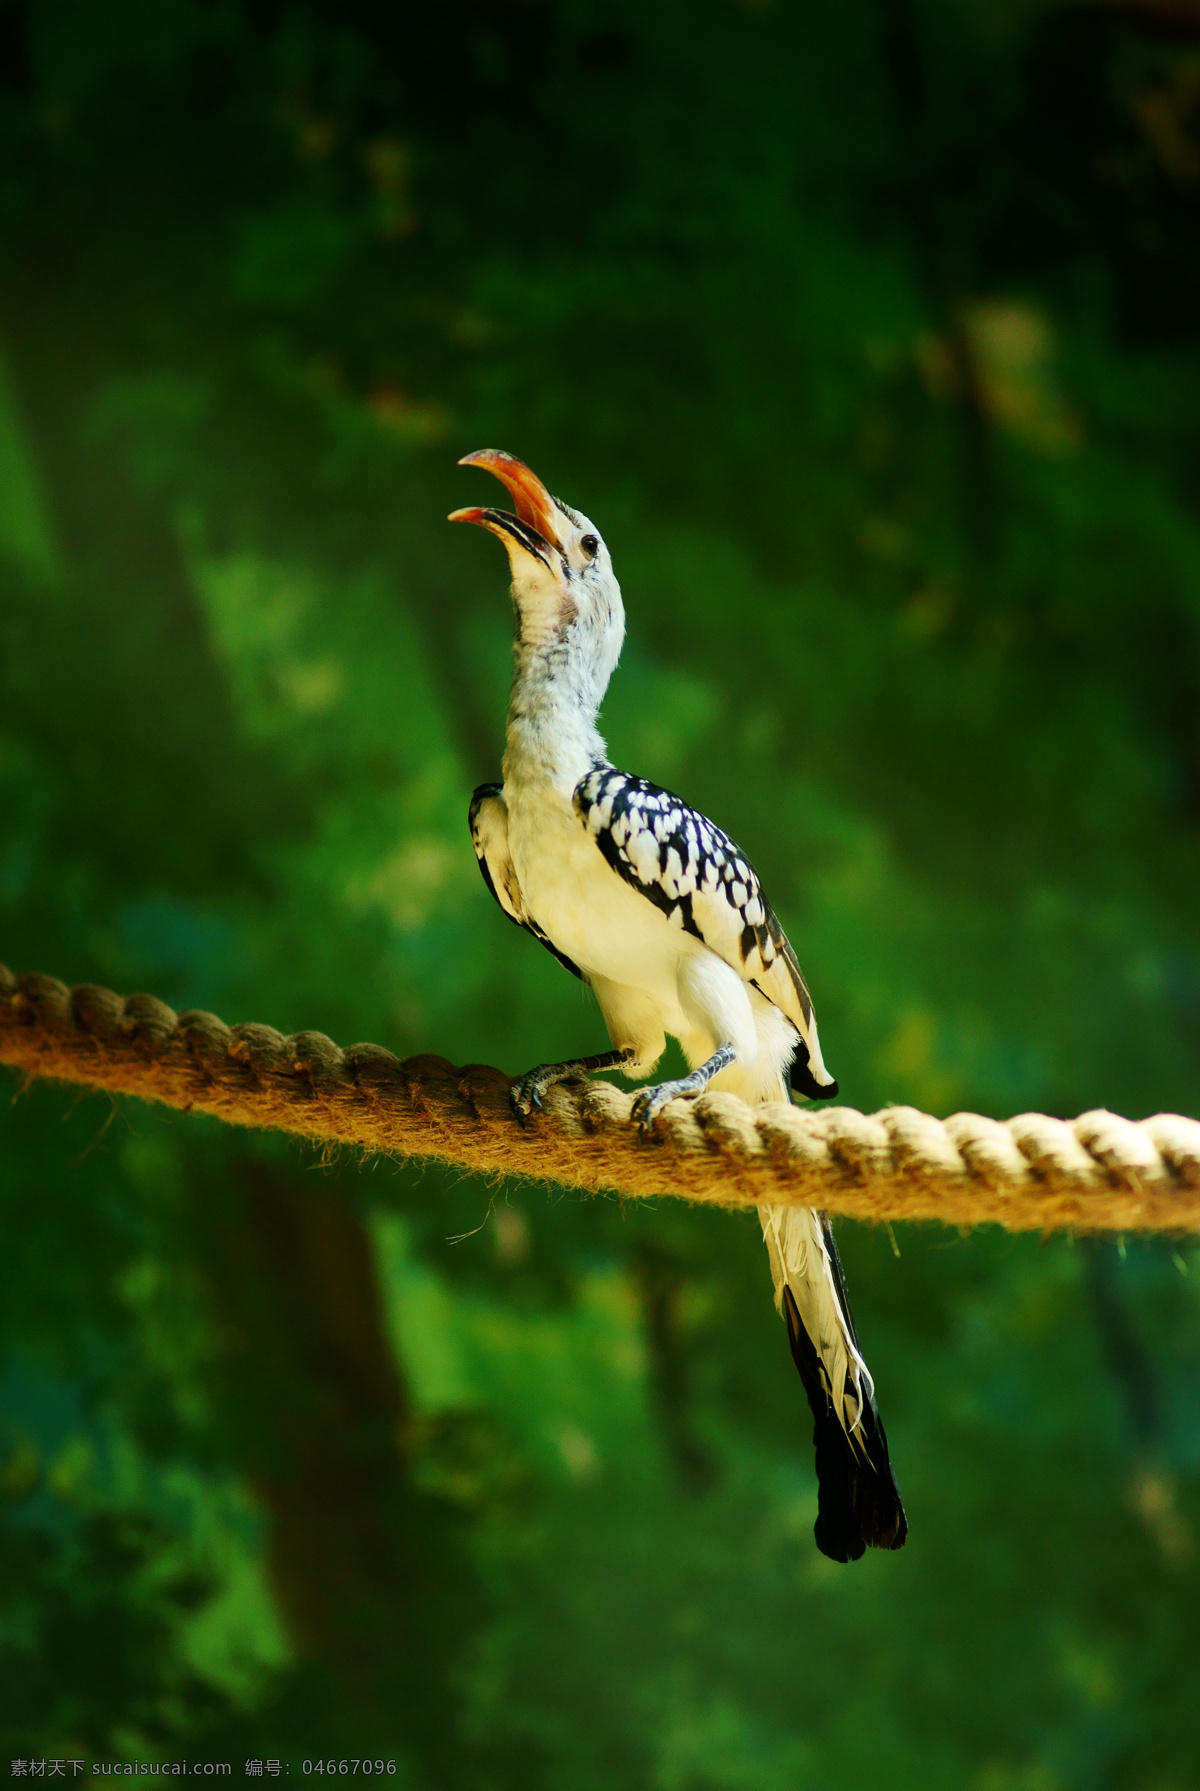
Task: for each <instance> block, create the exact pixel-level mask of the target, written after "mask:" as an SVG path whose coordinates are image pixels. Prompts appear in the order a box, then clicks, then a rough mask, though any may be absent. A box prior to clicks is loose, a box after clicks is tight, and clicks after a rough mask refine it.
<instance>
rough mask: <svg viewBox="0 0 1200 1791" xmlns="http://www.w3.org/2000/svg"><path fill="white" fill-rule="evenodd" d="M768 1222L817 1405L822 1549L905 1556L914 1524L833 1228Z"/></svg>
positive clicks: (818, 1217) (808, 1221)
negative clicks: (879, 1407)
mask: <svg viewBox="0 0 1200 1791" xmlns="http://www.w3.org/2000/svg"><path fill="white" fill-rule="evenodd" d="M759 1218H760V1219H761V1220H762V1229H763V1237H764V1238H765V1239H766V1244H767V1252H768V1255H769V1256H770V1259H771V1277H772V1279H773V1281H774V1283H775V1304H776V1305H777V1306H778V1307H779V1309H780V1311H781V1312H782V1313H783V1315H784V1318H785V1319H786V1320H787V1328H788V1341H789V1343H790V1344H791V1346H792V1359H793V1360H794V1362H795V1364H796V1367H797V1368H798V1369H799V1371H800V1379H801V1380H802V1381H803V1383H804V1391H805V1392H806V1393H807V1395H808V1403H809V1405H810V1406H811V1407H812V1415H813V1442H814V1444H815V1445H816V1451H817V1523H816V1531H815V1534H816V1539H817V1547H818V1548H819V1549H820V1551H821V1553H822V1554H823V1555H828V1556H829V1557H830V1559H831V1560H834V1561H857V1560H858V1558H859V1556H860V1555H861V1554H862V1553H863V1550H864V1549H867V1548H902V1547H903V1546H904V1539H905V1537H906V1536H907V1535H908V1520H907V1519H906V1517H905V1515H904V1506H903V1504H902V1503H901V1501H900V1492H899V1489H898V1488H897V1486H896V1481H895V1478H894V1476H893V1474H892V1467H891V1462H890V1461H889V1459H888V1446H887V1437H886V1436H885V1435H884V1429H883V1423H882V1421H881V1419H880V1416H879V1412H878V1410H877V1408H876V1405H875V1388H874V1384H873V1382H872V1380H871V1373H870V1370H869V1369H868V1367H867V1365H866V1363H865V1362H864V1360H863V1356H862V1351H861V1350H860V1348H859V1345H858V1336H857V1333H856V1332H855V1329H854V1318H853V1315H852V1313H851V1311H850V1301H849V1299H848V1297H847V1294H846V1281H845V1276H844V1275H843V1273H842V1264H841V1259H840V1257H839V1256H838V1250H837V1244H836V1242H835V1241H834V1236H833V1229H832V1227H831V1225H830V1223H829V1220H828V1218H827V1217H826V1215H825V1214H824V1213H821V1212H817V1211H816V1210H815V1209H813V1208H811V1207H798V1206H763V1207H760V1208H759Z"/></svg>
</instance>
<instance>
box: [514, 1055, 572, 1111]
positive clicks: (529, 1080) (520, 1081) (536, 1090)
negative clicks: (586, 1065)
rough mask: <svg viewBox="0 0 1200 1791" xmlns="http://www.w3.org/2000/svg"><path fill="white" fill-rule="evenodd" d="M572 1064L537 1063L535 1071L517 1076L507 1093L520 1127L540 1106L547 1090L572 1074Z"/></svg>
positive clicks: (528, 1071)
mask: <svg viewBox="0 0 1200 1791" xmlns="http://www.w3.org/2000/svg"><path fill="white" fill-rule="evenodd" d="M574 1071H575V1065H574V1064H573V1063H539V1064H538V1065H537V1067H536V1069H532V1070H526V1072H525V1074H524V1075H523V1076H518V1078H517V1080H516V1081H515V1082H514V1083H513V1085H512V1089H511V1090H510V1092H509V1097H508V1098H509V1101H510V1103H511V1105H512V1110H513V1112H514V1114H515V1115H516V1117H517V1120H518V1122H519V1123H520V1124H521V1125H524V1124H525V1121H526V1120H527V1119H528V1118H529V1116H530V1114H531V1113H534V1112H536V1111H537V1110H538V1109H539V1108H540V1107H541V1105H542V1096H543V1095H544V1094H545V1093H546V1090H547V1089H550V1088H553V1087H554V1085H555V1083H556V1082H565V1081H566V1080H567V1078H568V1076H571V1075H573V1074H574Z"/></svg>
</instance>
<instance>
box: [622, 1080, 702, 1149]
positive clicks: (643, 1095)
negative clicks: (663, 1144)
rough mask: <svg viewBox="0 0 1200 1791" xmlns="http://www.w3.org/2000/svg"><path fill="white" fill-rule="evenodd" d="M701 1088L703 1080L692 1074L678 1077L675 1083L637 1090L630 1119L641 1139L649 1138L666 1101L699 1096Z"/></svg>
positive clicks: (655, 1084)
mask: <svg viewBox="0 0 1200 1791" xmlns="http://www.w3.org/2000/svg"><path fill="white" fill-rule="evenodd" d="M703 1087H704V1080H703V1079H698V1078H697V1077H696V1076H695V1075H694V1074H693V1075H691V1076H680V1077H679V1079H678V1081H675V1082H655V1083H654V1084H653V1085H652V1086H651V1087H650V1088H639V1090H638V1092H637V1093H636V1094H635V1095H634V1097H633V1109H632V1115H631V1117H632V1118H633V1119H634V1121H635V1122H636V1124H637V1128H638V1131H639V1132H640V1133H641V1135H642V1137H643V1138H648V1137H649V1136H650V1133H651V1132H652V1131H653V1130H654V1122H655V1120H656V1119H657V1118H658V1116H659V1114H660V1113H661V1112H662V1110H663V1108H664V1107H665V1106H666V1104H667V1102H668V1101H673V1100H675V1099H676V1098H677V1097H678V1096H680V1095H694V1094H699V1093H700V1091H701V1089H702V1088H703Z"/></svg>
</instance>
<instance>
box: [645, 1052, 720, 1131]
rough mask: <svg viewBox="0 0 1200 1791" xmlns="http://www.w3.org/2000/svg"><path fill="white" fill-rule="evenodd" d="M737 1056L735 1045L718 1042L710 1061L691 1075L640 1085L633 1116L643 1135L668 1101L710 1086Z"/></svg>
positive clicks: (697, 1092) (696, 1092) (698, 1091)
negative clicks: (644, 1085) (646, 1085)
mask: <svg viewBox="0 0 1200 1791" xmlns="http://www.w3.org/2000/svg"><path fill="white" fill-rule="evenodd" d="M736 1056H737V1052H736V1051H735V1050H734V1048H733V1046H732V1045H718V1046H717V1048H716V1050H715V1051H714V1052H713V1054H712V1056H711V1057H710V1058H709V1059H708V1062H707V1063H702V1064H701V1065H700V1067H699V1069H695V1070H693V1071H692V1073H691V1075H690V1076H680V1077H679V1079H678V1081H675V1082H655V1083H653V1084H652V1085H651V1086H650V1087H649V1088H640V1089H639V1090H638V1092H637V1094H636V1095H634V1097H633V1117H634V1119H636V1120H637V1122H638V1125H639V1126H640V1127H641V1130H642V1134H643V1136H644V1135H645V1134H646V1133H647V1132H648V1131H649V1130H650V1129H651V1127H652V1126H653V1124H654V1121H655V1120H656V1119H657V1117H658V1115H659V1113H660V1112H661V1110H662V1109H663V1108H664V1107H665V1106H666V1104H667V1102H668V1101H673V1100H674V1099H675V1097H676V1096H677V1095H694V1094H699V1093H700V1091H701V1089H702V1088H707V1087H708V1084H709V1083H710V1082H711V1081H712V1079H713V1077H714V1076H718V1075H720V1073H721V1071H722V1070H726V1069H728V1068H729V1065H730V1064H731V1063H732V1062H733V1060H734V1058H735V1057H736Z"/></svg>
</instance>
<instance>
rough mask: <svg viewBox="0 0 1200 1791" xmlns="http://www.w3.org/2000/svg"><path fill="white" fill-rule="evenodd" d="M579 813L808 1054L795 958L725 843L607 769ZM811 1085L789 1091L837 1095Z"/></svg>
mask: <svg viewBox="0 0 1200 1791" xmlns="http://www.w3.org/2000/svg"><path fill="white" fill-rule="evenodd" d="M575 807H576V809H577V810H578V812H579V815H580V818H581V820H582V821H583V823H584V825H585V826H586V827H587V829H588V831H589V832H590V833H591V834H592V835H593V837H594V838H595V841H596V844H597V845H598V846H599V848H600V850H601V852H603V854H604V856H605V858H606V859H607V860H608V863H609V864H610V865H611V866H612V867H613V869H614V870H615V871H616V872H618V874H619V875H620V876H621V877H623V878H624V880H625V881H626V883H628V884H629V885H630V886H631V887H632V888H634V889H636V890H640V892H641V893H642V894H643V895H644V896H646V897H647V899H648V900H650V901H652V902H653V903H654V904H655V906H656V907H658V908H661V909H662V911H663V912H664V913H665V914H666V916H667V918H668V920H670V921H672V922H673V923H674V924H675V925H676V926H682V927H684V928H685V929H686V930H687V931H688V932H689V933H692V934H694V935H695V937H696V938H697V939H702V940H703V941H704V944H705V945H707V946H708V948H709V949H710V951H714V952H716V954H717V956H718V957H720V958H724V960H725V962H726V963H727V964H729V965H731V966H732V968H733V969H734V970H736V971H737V972H738V974H739V975H740V976H742V977H744V978H745V979H746V981H747V982H748V983H753V985H754V987H755V988H756V989H757V990H758V991H759V993H760V994H761V995H764V996H765V997H766V999H767V1000H768V1001H770V1002H772V1003H774V1005H775V1006H776V1007H777V1008H778V1009H779V1010H780V1012H781V1013H783V1014H786V1016H787V1018H788V1019H789V1020H790V1021H791V1022H792V1025H793V1026H794V1027H795V1028H796V1031H797V1032H798V1033H799V1034H800V1037H801V1039H802V1040H803V1041H804V1045H805V1047H806V1048H807V1050H808V1051H809V1052H811V1051H812V1047H813V1045H814V1043H815V1038H816V1024H815V1021H814V1018H813V1004H812V998H811V996H810V995H809V992H808V986H807V984H806V983H805V981H804V977H803V975H802V974H801V970H800V965H799V963H798V962H797V960H796V954H795V952H794V951H793V950H792V947H791V945H790V944H789V942H788V939H787V936H786V934H785V933H784V930H783V928H782V927H781V926H780V924H779V921H778V919H777V918H776V916H775V913H774V910H773V909H772V907H771V905H770V903H769V902H768V901H767V898H766V896H765V895H764V893H763V887H762V884H761V882H760V881H759V877H758V872H757V871H756V870H755V869H754V866H753V865H752V864H751V863H750V860H749V859H748V858H747V857H746V855H745V853H744V852H743V851H742V850H741V849H740V847H738V846H737V845H736V844H735V843H734V841H733V840H731V839H730V837H729V835H728V834H727V833H724V832H722V830H721V828H719V827H718V826H716V824H715V823H714V822H712V821H710V820H708V819H707V818H706V816H704V815H702V814H699V813H698V812H697V810H695V809H694V808H689V806H688V804H687V803H686V802H684V801H683V800H682V799H681V798H680V797H678V796H676V795H674V794H673V793H672V792H671V791H670V790H664V789H663V788H662V787H661V786H660V785H658V784H652V783H650V782H648V781H647V779H645V778H642V777H630V776H629V775H628V773H627V772H624V771H617V770H614V768H613V767H612V766H611V765H599V766H597V767H596V768H595V770H593V771H591V772H589V773H588V775H587V777H585V778H584V779H583V781H582V782H581V783H580V785H579V787H578V788H577V790H576V791H575ZM806 1068H807V1062H806V1063H805V1065H803V1066H801V1069H802V1072H803V1070H805V1069H806ZM808 1081H809V1082H811V1083H812V1085H813V1086H812V1088H811V1089H810V1088H809V1087H808V1086H807V1084H806V1083H805V1082H804V1080H803V1074H802V1075H801V1079H800V1081H798V1082H796V1084H795V1085H796V1086H797V1087H802V1088H803V1092H805V1093H816V1094H817V1095H819V1096H825V1097H827V1096H828V1095H830V1094H831V1093H836V1084H833V1085H824V1084H817V1083H816V1082H815V1080H814V1079H813V1077H812V1074H811V1071H809V1072H808Z"/></svg>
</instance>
